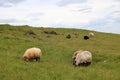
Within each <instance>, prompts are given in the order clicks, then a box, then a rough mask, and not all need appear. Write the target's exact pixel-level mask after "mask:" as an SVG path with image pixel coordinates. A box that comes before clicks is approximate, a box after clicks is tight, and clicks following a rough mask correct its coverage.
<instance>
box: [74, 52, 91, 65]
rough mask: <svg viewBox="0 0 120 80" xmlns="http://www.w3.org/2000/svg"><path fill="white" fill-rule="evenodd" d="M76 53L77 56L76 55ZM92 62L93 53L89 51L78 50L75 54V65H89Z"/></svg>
mask: <svg viewBox="0 0 120 80" xmlns="http://www.w3.org/2000/svg"><path fill="white" fill-rule="evenodd" d="M74 55H75V56H74ZM91 62H92V54H91V52H89V51H82V50H79V51H76V52H75V53H74V54H73V65H74V66H80V65H83V66H88V65H90V64H91Z"/></svg>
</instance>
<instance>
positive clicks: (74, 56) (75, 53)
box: [72, 50, 83, 65]
mask: <svg viewBox="0 0 120 80" xmlns="http://www.w3.org/2000/svg"><path fill="white" fill-rule="evenodd" d="M81 52H83V50H78V51H76V52H74V54H73V56H72V59H73V65H74V64H75V58H76V55H77V54H78V53H81Z"/></svg>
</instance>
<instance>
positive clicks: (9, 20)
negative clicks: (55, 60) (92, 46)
mask: <svg viewBox="0 0 120 80" xmlns="http://www.w3.org/2000/svg"><path fill="white" fill-rule="evenodd" d="M0 24H11V25H30V26H33V27H53V28H76V29H87V30H94V31H100V32H107V33H116V34H120V0H0Z"/></svg>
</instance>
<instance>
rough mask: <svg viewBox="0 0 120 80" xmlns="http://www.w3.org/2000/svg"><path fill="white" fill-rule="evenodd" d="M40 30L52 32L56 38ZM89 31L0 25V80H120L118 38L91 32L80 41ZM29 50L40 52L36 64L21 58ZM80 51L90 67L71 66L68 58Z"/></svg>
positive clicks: (109, 34) (119, 40) (113, 35)
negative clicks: (89, 60)
mask: <svg viewBox="0 0 120 80" xmlns="http://www.w3.org/2000/svg"><path fill="white" fill-rule="evenodd" d="M29 31H32V32H34V34H29V33H28V32H29ZM44 31H55V32H57V35H55V34H46V33H44ZM89 32H91V31H89V30H82V29H65V28H43V27H39V28H35V27H34V28H33V27H30V26H27V25H26V26H11V25H8V24H3V25H2V24H1V25H0V80H120V76H119V75H120V35H119V34H111V33H102V32H96V31H92V32H94V34H95V36H94V37H92V38H90V39H89V40H84V39H83V36H84V35H88V34H89ZM67 34H70V35H71V38H70V39H67V38H66V35H67ZM31 47H38V48H40V49H41V50H42V54H43V55H42V58H41V60H40V62H36V61H33V62H25V61H24V60H23V59H22V56H23V54H24V52H25V50H26V49H28V48H31ZM80 49H82V50H88V51H90V52H92V55H93V61H92V64H91V65H90V66H87V67H84V66H79V67H74V66H73V65H72V55H73V53H74V52H75V51H76V50H80Z"/></svg>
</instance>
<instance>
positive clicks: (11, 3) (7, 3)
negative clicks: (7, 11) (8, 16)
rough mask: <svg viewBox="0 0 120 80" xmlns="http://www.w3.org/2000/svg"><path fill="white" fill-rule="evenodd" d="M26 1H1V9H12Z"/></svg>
mask: <svg viewBox="0 0 120 80" xmlns="http://www.w3.org/2000/svg"><path fill="white" fill-rule="evenodd" d="M22 1H25V0H0V7H11V6H13V5H14V4H18V3H20V2H22Z"/></svg>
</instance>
